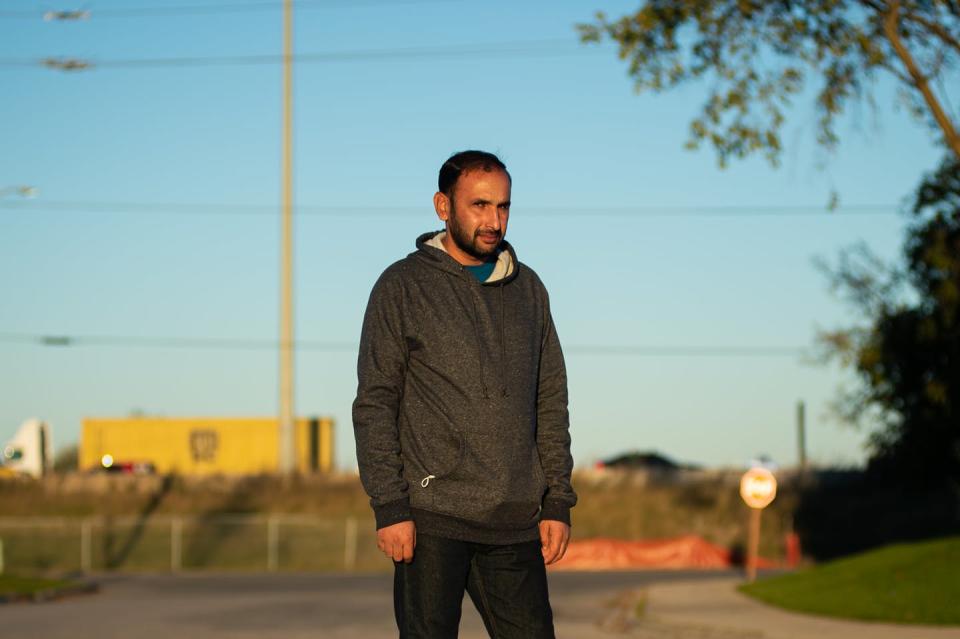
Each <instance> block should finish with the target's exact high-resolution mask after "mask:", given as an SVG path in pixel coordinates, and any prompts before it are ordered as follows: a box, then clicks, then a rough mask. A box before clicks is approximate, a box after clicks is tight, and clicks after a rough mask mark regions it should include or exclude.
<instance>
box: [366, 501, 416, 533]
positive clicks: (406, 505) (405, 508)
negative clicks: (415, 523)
mask: <svg viewBox="0 0 960 639" xmlns="http://www.w3.org/2000/svg"><path fill="white" fill-rule="evenodd" d="M373 516H374V517H375V518H376V520H377V530H380V529H381V528H386V527H387V526H392V525H393V524H399V523H400V522H401V521H410V520H411V519H413V515H411V514H410V500H409V499H407V498H406V497H404V498H402V499H398V500H396V501H391V502H388V503H386V504H383V505H382V506H374V507H373Z"/></svg>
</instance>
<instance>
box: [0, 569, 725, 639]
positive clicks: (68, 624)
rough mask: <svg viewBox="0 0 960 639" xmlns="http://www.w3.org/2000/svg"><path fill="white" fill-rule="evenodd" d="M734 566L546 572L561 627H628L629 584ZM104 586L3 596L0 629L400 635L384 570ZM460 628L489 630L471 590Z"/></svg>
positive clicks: (141, 578) (239, 637)
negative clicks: (26, 597) (35, 598)
mask: <svg viewBox="0 0 960 639" xmlns="http://www.w3.org/2000/svg"><path fill="white" fill-rule="evenodd" d="M729 576H730V573H722V572H710V573H689V572H677V571H674V572H618V573H551V574H550V589H551V599H552V602H553V607H554V611H555V612H554V614H555V617H556V626H557V634H558V636H559V637H561V638H562V639H563V638H569V639H594V638H600V637H610V636H612V635H611V632H612V633H616V634H620V633H622V632H624V631H629V630H630V629H629V628H628V624H626V622H625V619H626V618H627V617H628V616H629V611H630V610H631V609H632V608H634V607H635V604H636V601H635V600H634V599H633V595H632V593H634V592H638V589H642V588H643V587H645V586H649V585H651V584H666V583H671V582H673V583H677V582H679V581H680V580H685V581H688V580H691V579H694V580H698V581H699V580H710V579H714V580H715V579H718V578H719V579H722V578H724V577H727V578H729ZM98 581H99V582H100V584H101V590H100V592H99V593H98V594H95V595H82V596H77V597H72V598H67V599H64V600H61V601H55V602H50V603H45V604H8V605H3V606H0V637H19V638H23V639H32V638H34V637H36V638H37V639H83V638H86V637H90V638H91V639H114V638H116V639H120V638H123V639H130V638H131V637H136V639H168V638H169V637H184V638H188V639H228V638H229V639H252V638H254V637H256V638H258V639H272V638H277V639H280V638H282V639H301V638H307V637H309V638H311V639H315V638H318V637H322V638H324V639H379V638H381V637H382V638H389V637H396V627H395V626H394V623H393V614H392V596H391V587H392V584H391V577H390V576H389V575H329V574H322V575H320V574H310V575H304V574H265V575H249V574H244V575H223V574H219V575H217V574H214V575H211V574H208V573H203V574H193V575H182V576H171V575H136V576H134V575H130V576H104V577H101V578H100V579H99V580H98ZM463 610H464V615H463V621H462V623H461V633H460V636H461V637H462V638H463V639H482V638H485V637H486V633H485V632H484V630H483V624H482V622H481V621H480V617H479V616H478V615H477V613H476V611H475V610H474V609H473V604H472V603H471V602H470V600H469V598H467V599H466V600H465V602H464V607H463Z"/></svg>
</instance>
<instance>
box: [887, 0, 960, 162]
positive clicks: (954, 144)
mask: <svg viewBox="0 0 960 639" xmlns="http://www.w3.org/2000/svg"><path fill="white" fill-rule="evenodd" d="M899 22H900V0H895V1H894V2H891V3H890V8H889V10H888V11H887V13H886V15H885V16H884V18H883V32H884V34H886V36H887V39H888V40H889V41H890V44H891V45H892V46H893V50H894V51H895V52H896V53H897V56H898V57H899V58H900V61H901V62H903V65H904V66H905V67H906V68H907V73H909V74H910V78H911V80H912V82H913V85H914V86H915V87H917V90H918V91H920V94H921V95H922V96H923V99H924V101H925V102H926V103H927V106H928V107H929V108H930V111H931V113H932V114H933V119H934V120H935V121H936V122H937V124H938V125H939V126H940V129H941V130H942V131H943V136H944V138H945V139H946V142H947V146H948V147H949V148H950V150H952V151H953V153H954V154H955V155H956V156H957V158H960V136H958V135H957V130H956V129H955V128H954V126H953V122H951V121H950V118H949V116H947V114H946V113H945V112H944V110H943V107H941V106H940V102H939V101H938V100H937V97H936V96H935V95H934V94H933V91H932V90H931V89H930V83H929V82H927V78H926V76H925V75H924V74H923V73H922V72H921V71H920V69H919V68H918V67H917V63H916V61H914V59H913V56H912V55H910V51H908V50H907V48H906V47H905V46H904V44H903V41H902V40H901V39H900V30H899Z"/></svg>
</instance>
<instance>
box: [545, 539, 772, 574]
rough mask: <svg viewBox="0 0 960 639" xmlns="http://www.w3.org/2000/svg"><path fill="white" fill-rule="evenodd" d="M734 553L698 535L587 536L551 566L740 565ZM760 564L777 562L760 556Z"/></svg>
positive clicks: (707, 566)
mask: <svg viewBox="0 0 960 639" xmlns="http://www.w3.org/2000/svg"><path fill="white" fill-rule="evenodd" d="M734 559H735V558H734V556H733V554H732V553H731V552H730V551H729V550H727V549H726V548H721V547H720V546H715V545H713V544H711V543H710V542H708V541H705V540H703V539H702V538H700V537H697V536H696V535H686V536H684V537H675V538H673V539H652V540H646V541H624V540H622V539H604V538H597V539H584V540H581V541H571V542H570V546H569V547H568V548H567V554H566V555H565V556H564V558H563V559H561V560H560V561H559V562H557V563H556V564H555V565H554V566H551V568H553V569H555V570H636V569H642V568H658V569H669V568H677V569H679V568H688V569H689V568H696V569H701V570H703V569H723V568H730V567H732V566H734V565H736V562H735V561H734ZM757 565H758V567H760V568H768V567H771V566H772V565H773V562H771V561H769V560H767V559H762V558H761V559H759V560H758V562H757Z"/></svg>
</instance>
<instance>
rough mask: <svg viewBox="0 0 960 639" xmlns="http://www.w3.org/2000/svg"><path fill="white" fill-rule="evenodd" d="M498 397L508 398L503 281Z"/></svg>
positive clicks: (501, 290) (501, 288)
mask: <svg viewBox="0 0 960 639" xmlns="http://www.w3.org/2000/svg"><path fill="white" fill-rule="evenodd" d="M499 288H500V371H501V375H500V396H501V397H509V393H508V392H507V386H506V384H505V383H504V378H505V377H506V376H507V340H506V338H505V335H506V330H507V329H506V325H507V318H506V307H505V306H504V304H503V280H500V287H499Z"/></svg>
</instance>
